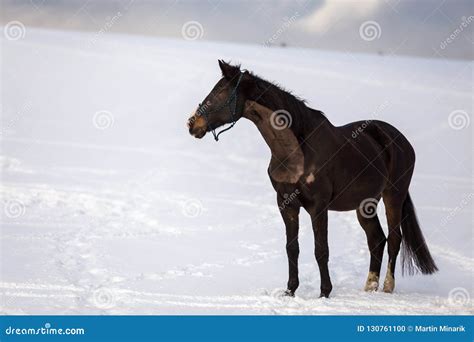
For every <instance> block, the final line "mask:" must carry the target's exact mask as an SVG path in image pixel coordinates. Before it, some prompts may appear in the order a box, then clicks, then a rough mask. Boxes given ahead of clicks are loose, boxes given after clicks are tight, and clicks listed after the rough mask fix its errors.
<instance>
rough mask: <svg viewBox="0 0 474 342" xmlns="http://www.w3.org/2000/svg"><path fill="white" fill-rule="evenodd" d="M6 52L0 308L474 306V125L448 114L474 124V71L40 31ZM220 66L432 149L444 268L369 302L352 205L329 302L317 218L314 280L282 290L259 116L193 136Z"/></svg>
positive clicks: (421, 168) (189, 310) (453, 64)
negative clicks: (236, 65)
mask: <svg viewBox="0 0 474 342" xmlns="http://www.w3.org/2000/svg"><path fill="white" fill-rule="evenodd" d="M1 44H2V90H1V94H2V123H3V124H2V131H1V144H2V149H1V159H0V162H1V165H2V183H1V189H0V193H1V201H2V205H3V210H2V225H1V240H0V241H1V242H0V243H1V245H0V248H1V254H0V255H1V272H0V291H1V292H0V293H1V298H2V300H1V307H0V312H2V313H4V314H472V313H473V307H472V301H471V298H472V296H473V294H474V291H473V276H472V275H473V269H474V262H473V254H472V251H473V239H472V227H473V225H472V197H473V193H472V126H471V125H470V124H469V122H467V123H466V122H465V123H464V124H463V123H461V127H457V128H461V129H453V128H452V126H453V120H451V121H450V120H448V118H449V115H450V113H452V112H453V111H458V112H455V114H456V115H457V116H459V115H461V119H465V120H468V119H469V118H470V115H471V114H472V101H473V98H472V93H473V92H472V67H473V64H472V62H469V61H448V60H442V59H437V60H434V59H433V60H432V59H419V58H408V57H396V56H372V55H362V54H350V53H345V54H344V53H334V52H324V51H318V50H305V49H295V48H286V49H280V48H262V47H258V46H249V45H247V46H245V45H236V44H227V43H215V42H214V43H211V42H187V41H184V40H183V41H180V40H169V39H160V38H151V37H139V36H127V35H102V36H101V37H100V39H97V37H96V36H95V35H94V34H90V33H78V32H59V31H48V30H39V29H28V30H27V34H26V36H25V38H24V39H20V40H16V41H10V40H6V39H4V38H2V41H1ZM218 58H224V59H226V60H232V61H236V62H241V63H242V65H243V67H244V68H247V69H249V70H253V71H255V72H256V73H257V74H259V75H261V76H263V77H265V78H267V79H270V80H275V81H277V82H278V83H280V84H282V85H283V86H285V88H287V89H291V90H293V91H294V92H295V93H296V94H298V95H300V96H302V97H303V98H305V99H307V100H308V104H309V105H310V106H311V107H314V108H317V109H320V110H323V111H324V112H325V113H326V114H327V116H328V117H329V119H330V120H331V121H332V122H333V123H334V124H337V125H341V124H345V123H347V122H349V121H355V120H361V119H369V118H374V117H376V118H378V119H381V120H385V121H388V122H390V123H391V124H393V125H394V126H396V127H398V128H399V129H400V130H401V131H402V132H403V133H404V134H405V135H406V136H407V137H408V138H409V140H410V141H411V142H412V143H413V145H414V147H415V150H416V152H417V165H416V169H415V175H414V179H413V182H412V185H411V194H412V198H413V200H414V203H415V206H416V207H417V210H418V215H419V219H420V222H421V226H422V229H423V232H424V234H425V237H426V239H427V241H428V244H429V247H430V249H431V251H432V253H433V255H434V258H435V260H436V261H437V263H438V266H439V268H440V271H439V273H437V274H435V275H433V276H422V275H416V276H413V277H402V276H401V275H400V274H399V273H398V272H397V275H396V289H395V293H394V294H391V295H390V294H385V293H382V292H376V293H366V292H364V291H363V290H362V289H363V285H364V282H365V279H366V276H367V271H368V263H369V255H368V249H367V245H366V240H365V235H364V232H363V231H362V229H361V228H360V226H359V225H358V223H357V220H356V217H355V213H354V212H345V213H343V212H330V216H329V243H330V254H331V256H330V264H329V267H330V272H331V277H332V281H333V286H334V290H333V292H332V296H331V298H330V299H319V298H318V295H319V272H318V271H317V265H316V262H315V260H314V255H313V238H312V231H311V227H310V221H309V218H308V215H306V213H304V212H303V213H302V214H301V228H300V231H301V233H300V246H301V253H300V283H301V285H300V288H299V289H298V291H297V294H296V297H295V298H288V297H283V296H282V292H283V290H284V289H285V285H286V281H287V260H286V252H285V230H284V226H283V222H282V220H281V218H280V216H279V213H278V208H277V205H276V196H275V193H274V191H273V189H272V187H271V184H270V181H269V179H268V176H267V172H266V169H267V165H268V161H269V156H270V154H269V150H268V147H267V146H266V145H265V143H264V141H263V138H262V137H261V136H260V135H259V133H258V131H257V129H256V128H255V127H254V126H253V124H252V123H250V122H249V121H245V120H241V121H239V122H238V124H237V125H236V126H235V127H234V128H233V129H232V130H231V131H229V132H228V133H226V134H224V135H222V136H221V141H219V143H215V142H214V141H213V140H212V137H211V136H206V137H205V138H204V139H203V140H196V139H194V138H192V137H191V136H190V135H189V134H188V132H187V129H186V128H185V123H186V119H187V117H188V116H189V115H190V114H191V112H192V111H193V110H194V109H195V107H196V105H197V104H198V103H199V102H200V101H201V100H202V99H203V98H204V97H205V95H206V94H207V93H208V92H209V91H210V89H211V88H212V87H213V85H214V84H215V82H216V81H217V80H218V78H219V69H218V65H217V59H218ZM459 111H460V112H459ZM379 210H380V211H379V213H381V214H382V215H381V219H382V224H383V226H384V227H385V228H384V229H385V230H386V225H385V219H384V217H383V208H381V209H379ZM386 259H387V256H386V255H385V260H384V261H385V262H384V266H383V268H382V277H383V276H384V275H385V270H386ZM399 269H400V267H399ZM399 269H398V271H399Z"/></svg>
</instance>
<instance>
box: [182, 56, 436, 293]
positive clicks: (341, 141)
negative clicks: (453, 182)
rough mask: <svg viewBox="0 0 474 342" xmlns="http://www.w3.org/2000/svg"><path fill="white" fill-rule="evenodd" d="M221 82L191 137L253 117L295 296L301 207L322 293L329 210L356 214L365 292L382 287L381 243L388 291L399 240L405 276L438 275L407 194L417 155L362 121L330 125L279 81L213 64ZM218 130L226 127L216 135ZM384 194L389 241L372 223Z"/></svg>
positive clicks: (381, 127) (397, 137) (398, 136)
mask: <svg viewBox="0 0 474 342" xmlns="http://www.w3.org/2000/svg"><path fill="white" fill-rule="evenodd" d="M219 66H220V68H221V71H222V76H223V77H222V78H221V79H220V80H219V81H218V82H217V84H216V85H215V86H214V88H213V89H212V91H211V92H210V93H209V95H207V97H206V98H205V99H204V101H203V103H202V104H200V105H199V107H198V109H197V110H196V112H195V113H194V114H193V115H192V116H191V118H189V120H188V127H189V132H190V133H191V134H192V135H193V136H195V137H196V138H202V137H203V136H204V135H205V134H206V132H209V131H211V132H212V133H213V134H214V137H215V138H216V140H217V139H218V135H219V134H216V132H215V130H216V128H218V127H220V126H222V125H224V124H231V125H232V126H233V124H234V123H235V122H236V121H237V120H239V119H240V118H241V117H244V118H247V119H249V120H251V121H252V122H253V123H254V124H255V125H256V126H257V128H258V130H259V131H260V133H261V134H262V136H263V138H264V139H265V141H266V143H267V144H268V146H269V147H270V150H271V155H272V156H271V160H270V165H269V167H268V174H269V176H270V180H271V182H272V184H273V187H274V188H275V191H276V193H277V203H278V207H279V209H280V212H281V215H282V217H283V221H284V222H285V226H286V239H287V243H286V251H287V254H288V266H289V280H288V290H287V291H286V293H287V294H288V295H291V296H293V295H294V293H295V291H296V289H297V288H298V285H299V280H298V255H299V245H298V228H299V224H298V216H299V212H300V208H301V207H303V208H304V209H305V210H306V211H307V212H308V213H309V214H310V216H311V221H312V224H313V232H314V239H315V250H314V252H315V256H316V261H317V263H318V266H319V272H320V275H321V296H324V297H328V296H329V293H330V292H331V290H332V284H331V279H330V277H329V270H328V258H329V248H328V239H327V235H328V231H327V228H328V227H327V226H328V210H336V211H347V210H356V211H357V218H358V220H359V223H360V225H361V226H362V228H363V229H364V231H365V233H366V235H367V243H368V246H369V250H370V267H369V274H368V277H367V281H366V283H365V290H366V291H374V290H377V289H378V286H379V276H380V268H381V264H382V258H383V252H384V248H385V243H386V242H388V258H389V261H388V269H387V274H386V276H385V281H384V283H383V291H384V292H390V293H391V292H392V291H393V289H394V287H395V280H394V274H395V265H396V260H397V256H398V253H399V250H400V245H401V244H402V242H403V244H402V246H403V248H402V252H403V253H402V254H403V255H402V256H403V267H402V269H406V270H407V271H408V272H409V273H413V272H414V270H419V271H421V272H422V273H423V274H431V273H434V272H435V271H437V267H436V265H435V263H434V261H433V258H432V257H431V255H430V252H429V251H428V247H427V245H426V243H425V240H424V238H423V235H422V233H421V230H420V226H419V225H418V221H417V218H416V214H415V209H414V206H413V203H412V201H411V198H410V195H409V193H408V187H409V185H410V181H411V177H412V174H413V168H414V165H415V152H414V150H413V147H412V146H411V145H410V143H409V142H408V140H407V139H406V138H405V137H404V136H403V134H402V133H400V132H399V131H398V130H397V129H396V128H395V127H393V126H391V125H389V124H388V123H386V122H383V121H376V120H367V121H359V122H353V123H350V124H347V125H345V126H342V127H335V126H333V125H332V124H331V123H330V122H329V120H328V119H327V118H326V117H325V116H324V114H323V113H322V112H320V111H318V110H315V109H312V108H309V107H307V106H306V105H305V103H304V101H302V100H300V99H298V98H297V97H295V96H294V95H292V94H290V93H289V92H287V91H285V90H282V89H281V88H280V87H278V86H277V85H275V84H273V83H270V82H268V81H265V80H263V79H261V78H259V77H257V76H256V75H254V74H252V73H250V72H248V71H242V70H240V66H234V65H230V64H228V63H225V62H223V61H219ZM221 132H222V131H221ZM381 197H382V198H383V201H384V203H385V208H386V215H387V223H388V238H386V237H385V234H384V232H383V230H382V227H381V225H380V222H379V219H378V217H377V204H378V201H379V200H380V198H381Z"/></svg>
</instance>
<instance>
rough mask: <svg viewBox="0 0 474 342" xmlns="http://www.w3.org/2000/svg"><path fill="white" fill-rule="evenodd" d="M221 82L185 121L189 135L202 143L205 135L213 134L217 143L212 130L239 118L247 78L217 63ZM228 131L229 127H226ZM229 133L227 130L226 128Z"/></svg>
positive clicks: (232, 122)
mask: <svg viewBox="0 0 474 342" xmlns="http://www.w3.org/2000/svg"><path fill="white" fill-rule="evenodd" d="M219 67H220V68H221V71H222V78H221V79H220V80H219V81H218V82H217V83H216V85H215V86H214V88H212V90H211V92H210V93H209V94H208V95H207V96H206V97H205V98H204V100H203V101H202V103H201V104H199V106H198V108H197V109H196V111H195V112H194V114H193V115H191V117H190V118H189V119H188V128H189V133H190V134H191V135H193V136H194V137H196V138H198V139H201V138H202V137H203V136H204V135H205V134H206V133H207V132H212V133H213V135H214V138H215V139H216V140H217V136H218V135H219V133H222V132H223V130H222V131H221V132H219V133H217V134H216V132H215V130H216V129H217V128H218V127H220V126H222V125H225V124H231V125H232V126H233V125H234V124H235V122H236V121H237V120H239V119H240V118H241V117H242V112H243V110H244V103H245V95H244V87H245V84H246V83H247V82H248V81H249V77H250V74H249V73H248V72H247V71H245V72H242V71H241V70H240V66H235V65H230V64H228V63H226V62H224V61H222V60H219ZM229 128H230V127H229ZM227 129H228V128H227Z"/></svg>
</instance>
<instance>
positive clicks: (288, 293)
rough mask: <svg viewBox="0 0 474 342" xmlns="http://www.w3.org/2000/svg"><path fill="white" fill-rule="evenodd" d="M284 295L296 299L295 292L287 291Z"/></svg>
mask: <svg viewBox="0 0 474 342" xmlns="http://www.w3.org/2000/svg"><path fill="white" fill-rule="evenodd" d="M284 295H285V296H287V297H294V296H295V291H291V290H286V291H285V293H284Z"/></svg>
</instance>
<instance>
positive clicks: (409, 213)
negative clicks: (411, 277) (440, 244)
mask: <svg viewBox="0 0 474 342" xmlns="http://www.w3.org/2000/svg"><path fill="white" fill-rule="evenodd" d="M402 237H403V239H402V272H403V273H404V272H405V270H406V271H407V272H408V274H413V273H415V270H416V269H418V270H419V271H421V273H423V274H432V273H434V272H436V271H437V270H438V267H437V266H436V264H435V262H434V260H433V257H432V256H431V254H430V251H429V250H428V246H427V245H426V242H425V238H424V237H423V234H422V233H421V229H420V225H419V224H418V219H417V218H416V212H415V207H414V206H413V202H412V201H411V198H410V194H409V193H407V197H406V199H405V202H403V208H402Z"/></svg>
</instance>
